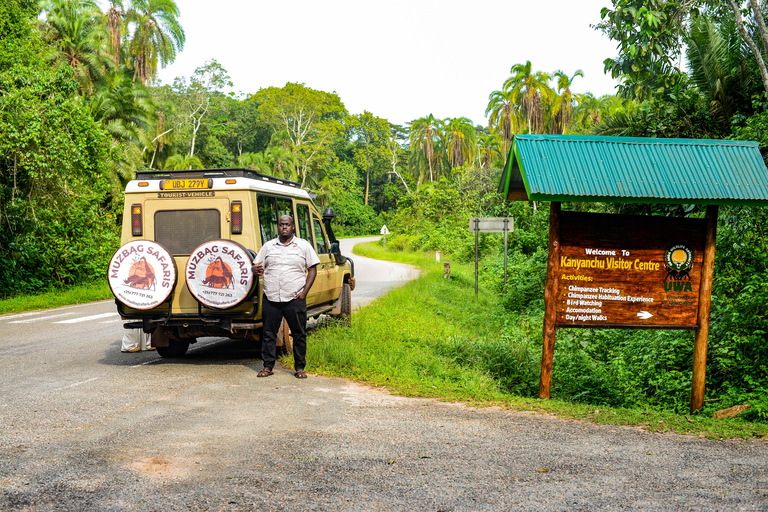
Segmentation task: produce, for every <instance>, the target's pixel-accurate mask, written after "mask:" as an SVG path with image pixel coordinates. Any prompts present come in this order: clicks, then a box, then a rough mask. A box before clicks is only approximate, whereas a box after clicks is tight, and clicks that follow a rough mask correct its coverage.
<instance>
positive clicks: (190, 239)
mask: <svg viewBox="0 0 768 512" xmlns="http://www.w3.org/2000/svg"><path fill="white" fill-rule="evenodd" d="M219 238H221V215H220V214H219V210H215V209H212V210H162V211H159V212H155V242H157V243H159V244H160V245H162V246H163V247H165V248H166V249H168V252H170V253H171V254H173V255H174V256H189V255H190V254H191V253H192V251H194V250H195V249H196V248H197V246H198V245H200V244H202V243H204V242H208V241H210V240H217V239H219Z"/></svg>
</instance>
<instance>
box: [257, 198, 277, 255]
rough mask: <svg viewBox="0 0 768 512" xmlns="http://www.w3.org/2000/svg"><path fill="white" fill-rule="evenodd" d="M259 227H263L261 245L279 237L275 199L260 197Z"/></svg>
mask: <svg viewBox="0 0 768 512" xmlns="http://www.w3.org/2000/svg"><path fill="white" fill-rule="evenodd" d="M257 204H258V207H259V225H260V226H261V243H262V244H265V243H266V242H267V241H269V240H272V239H273V238H275V237H277V217H275V198H274V197H269V196H259V198H258V200H257Z"/></svg>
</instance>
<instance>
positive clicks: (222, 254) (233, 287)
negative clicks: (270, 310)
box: [184, 240, 253, 309]
mask: <svg viewBox="0 0 768 512" xmlns="http://www.w3.org/2000/svg"><path fill="white" fill-rule="evenodd" d="M251 265H252V262H251V257H250V255H249V254H248V252H247V251H246V250H245V248H244V247H243V246H242V245H240V244H238V243H237V242H232V241H231V240H213V241H211V242H205V243H204V244H202V245H200V246H199V247H198V248H197V249H195V250H194V251H192V254H190V255H189V259H188V260H187V268H186V271H185V272H184V277H185V279H186V280H187V288H189V291H190V293H191V294H192V295H193V296H194V297H195V299H197V300H198V301H199V302H200V303H201V304H203V305H204V306H207V307H209V308H216V309H226V308H231V307H234V306H237V305H238V304H240V303H241V302H243V300H245V298H246V297H247V296H248V294H249V292H250V291H251V288H252V286H253V273H252V272H251Z"/></svg>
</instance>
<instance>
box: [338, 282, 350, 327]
mask: <svg viewBox="0 0 768 512" xmlns="http://www.w3.org/2000/svg"><path fill="white" fill-rule="evenodd" d="M339 323H341V324H342V325H346V326H350V325H352V291H351V289H350V287H349V283H344V286H343V287H342V289H341V314H340V315H339Z"/></svg>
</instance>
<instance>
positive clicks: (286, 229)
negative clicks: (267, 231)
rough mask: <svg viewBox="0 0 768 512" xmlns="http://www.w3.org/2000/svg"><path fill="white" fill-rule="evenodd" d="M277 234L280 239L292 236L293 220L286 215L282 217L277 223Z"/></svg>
mask: <svg viewBox="0 0 768 512" xmlns="http://www.w3.org/2000/svg"><path fill="white" fill-rule="evenodd" d="M277 234H278V235H280V237H281V238H290V237H291V235H293V219H292V218H290V217H289V216H287V215H283V216H282V217H280V219H279V220H278V221H277Z"/></svg>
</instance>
